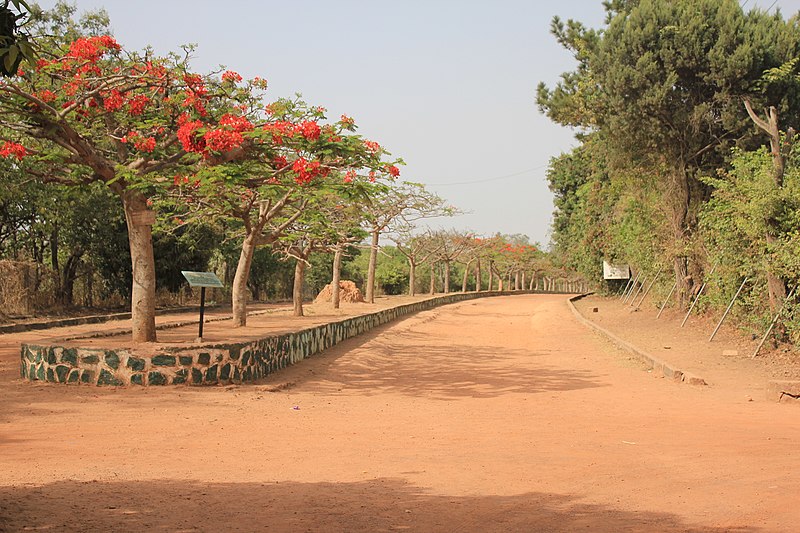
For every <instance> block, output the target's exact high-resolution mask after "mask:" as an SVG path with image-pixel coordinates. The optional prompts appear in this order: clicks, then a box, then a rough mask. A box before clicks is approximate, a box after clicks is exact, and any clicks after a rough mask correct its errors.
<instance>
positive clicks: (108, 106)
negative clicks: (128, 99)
mask: <svg viewBox="0 0 800 533" xmlns="http://www.w3.org/2000/svg"><path fill="white" fill-rule="evenodd" d="M123 105H125V97H124V96H123V95H122V93H121V92H119V91H118V90H116V89H111V93H110V94H108V95H107V96H106V97H105V98H104V99H103V107H104V108H105V110H106V111H116V110H117V109H119V108H120V107H122V106H123Z"/></svg>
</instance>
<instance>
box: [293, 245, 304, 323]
mask: <svg viewBox="0 0 800 533" xmlns="http://www.w3.org/2000/svg"><path fill="white" fill-rule="evenodd" d="M305 274H306V262H305V261H301V260H299V259H298V260H297V262H296V263H295V265H294V285H293V286H292V305H293V307H294V312H293V314H294V316H303V281H305Z"/></svg>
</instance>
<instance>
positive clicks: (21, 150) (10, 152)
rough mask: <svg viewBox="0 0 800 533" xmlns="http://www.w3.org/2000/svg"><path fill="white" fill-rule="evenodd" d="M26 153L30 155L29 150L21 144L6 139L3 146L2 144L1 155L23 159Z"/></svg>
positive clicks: (0, 147)
mask: <svg viewBox="0 0 800 533" xmlns="http://www.w3.org/2000/svg"><path fill="white" fill-rule="evenodd" d="M26 155H28V151H27V150H26V149H25V147H24V146H22V145H21V144H17V143H14V142H11V141H6V142H4V143H3V146H0V157H11V156H14V157H16V158H17V159H18V160H20V161H21V160H22V158H23V157H25V156H26Z"/></svg>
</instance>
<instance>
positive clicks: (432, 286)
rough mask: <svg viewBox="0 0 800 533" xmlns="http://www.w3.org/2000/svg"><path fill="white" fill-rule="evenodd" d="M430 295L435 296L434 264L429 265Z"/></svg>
mask: <svg viewBox="0 0 800 533" xmlns="http://www.w3.org/2000/svg"><path fill="white" fill-rule="evenodd" d="M431 294H436V263H431Z"/></svg>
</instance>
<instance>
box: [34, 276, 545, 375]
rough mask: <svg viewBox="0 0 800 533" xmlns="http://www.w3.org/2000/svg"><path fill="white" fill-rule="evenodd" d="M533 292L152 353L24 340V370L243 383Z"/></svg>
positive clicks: (423, 304)
mask: <svg viewBox="0 0 800 533" xmlns="http://www.w3.org/2000/svg"><path fill="white" fill-rule="evenodd" d="M528 293H530V291H514V292H498V291H491V292H490V291H484V292H479V293H475V292H472V293H455V294H449V295H445V296H440V297H437V298H431V299H429V300H422V301H420V302H414V303H410V304H405V305H400V306H398V307H393V308H390V309H384V310H382V311H377V312H375V313H370V314H366V315H361V316H356V317H351V318H346V319H344V320H340V321H337V322H331V323H328V324H324V325H320V326H315V327H312V328H308V329H304V330H300V331H297V332H292V333H286V334H283V335H274V336H270V337H265V338H263V339H259V340H257V341H250V342H245V343H237V344H217V345H209V346H200V347H192V348H172V349H170V348H162V349H161V350H160V351H159V352H158V353H153V354H151V355H149V356H143V355H141V353H137V354H133V353H131V351H130V350H127V349H117V350H103V349H97V348H74V347H65V346H41V345H33V344H23V345H22V353H21V364H20V374H21V376H22V377H23V378H24V379H27V380H30V381H47V382H52V383H66V384H87V385H110V386H120V385H141V386H146V385H179V384H189V385H216V384H229V383H243V382H248V381H254V380H257V379H260V378H263V377H264V376H266V375H268V374H271V373H273V372H275V371H276V370H280V369H281V368H285V367H286V366H288V365H292V364H295V363H297V362H299V361H302V360H303V359H305V358H306V357H309V356H311V355H313V354H315V353H317V352H320V351H322V350H324V349H326V348H330V347H331V346H333V345H335V344H337V343H339V342H341V341H343V340H345V339H349V338H351V337H355V336H356V335H360V334H361V333H364V332H366V331H369V330H370V329H372V328H374V327H376V326H380V325H382V324H385V323H387V322H390V321H392V320H395V319H396V318H399V317H402V316H405V315H409V314H412V313H417V312H419V311H425V310H427V309H432V308H434V307H437V306H440V305H445V304H450V303H455V302H461V301H464V300H471V299H474V298H481V297H486V296H507V295H512V294H528Z"/></svg>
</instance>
